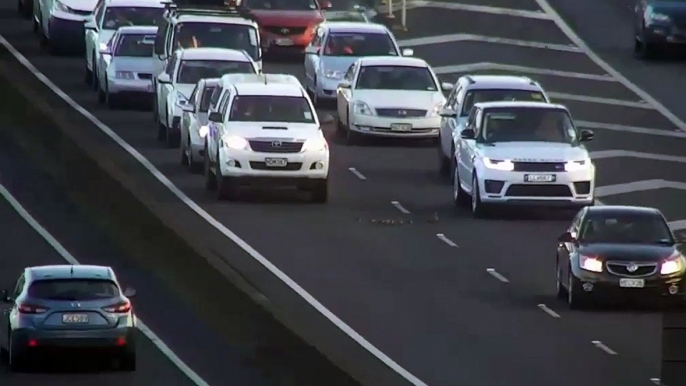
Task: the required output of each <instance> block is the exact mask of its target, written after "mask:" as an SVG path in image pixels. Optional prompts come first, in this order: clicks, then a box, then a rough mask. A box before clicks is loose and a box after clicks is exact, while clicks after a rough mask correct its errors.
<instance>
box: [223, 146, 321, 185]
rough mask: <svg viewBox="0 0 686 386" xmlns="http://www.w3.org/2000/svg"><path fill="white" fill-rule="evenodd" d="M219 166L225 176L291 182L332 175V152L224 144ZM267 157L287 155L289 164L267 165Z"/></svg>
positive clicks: (319, 178)
mask: <svg viewBox="0 0 686 386" xmlns="http://www.w3.org/2000/svg"><path fill="white" fill-rule="evenodd" d="M219 157H220V159H219V167H220V170H221V174H222V176H224V177H235V178H241V179H243V178H245V179H249V178H253V179H256V180H270V181H268V182H271V183H274V184H283V185H291V184H292V183H294V182H297V181H301V180H322V179H326V178H327V177H328V175H329V152H328V150H327V151H318V152H314V151H313V152H304V153H257V152H254V151H252V150H233V149H227V148H222V149H221V150H220V155H219ZM267 158H285V159H286V160H287V166H286V167H267V166H266V164H265V162H266V159H267Z"/></svg>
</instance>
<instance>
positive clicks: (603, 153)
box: [590, 150, 686, 163]
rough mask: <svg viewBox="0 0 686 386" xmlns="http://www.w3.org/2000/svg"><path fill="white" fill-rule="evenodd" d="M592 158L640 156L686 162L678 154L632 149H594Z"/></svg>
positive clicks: (685, 159)
mask: <svg viewBox="0 0 686 386" xmlns="http://www.w3.org/2000/svg"><path fill="white" fill-rule="evenodd" d="M590 155H591V158H592V159H594V160H597V159H605V158H620V157H628V158H640V159H647V160H652V161H664V162H679V163H686V157H680V156H676V155H666V154H653V153H643V152H639V151H630V150H599V151H592V152H591V154H590Z"/></svg>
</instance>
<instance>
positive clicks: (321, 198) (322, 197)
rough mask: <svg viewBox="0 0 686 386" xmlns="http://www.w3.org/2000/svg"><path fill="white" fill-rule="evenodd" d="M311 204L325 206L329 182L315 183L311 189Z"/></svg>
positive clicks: (325, 180)
mask: <svg viewBox="0 0 686 386" xmlns="http://www.w3.org/2000/svg"><path fill="white" fill-rule="evenodd" d="M311 194H312V202H314V203H317V204H325V203H326V202H327V201H328V200H329V180H328V179H324V180H321V181H316V182H315V183H314V186H313V187H312V192H311Z"/></svg>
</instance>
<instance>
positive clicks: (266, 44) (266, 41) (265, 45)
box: [260, 31, 312, 52]
mask: <svg viewBox="0 0 686 386" xmlns="http://www.w3.org/2000/svg"><path fill="white" fill-rule="evenodd" d="M260 39H261V40H262V49H263V50H264V51H265V52H277V51H285V52H305V47H307V46H308V45H309V44H310V42H311V41H312V36H311V35H309V34H307V33H303V34H300V35H288V36H281V35H277V34H272V33H269V32H266V31H262V32H260Z"/></svg>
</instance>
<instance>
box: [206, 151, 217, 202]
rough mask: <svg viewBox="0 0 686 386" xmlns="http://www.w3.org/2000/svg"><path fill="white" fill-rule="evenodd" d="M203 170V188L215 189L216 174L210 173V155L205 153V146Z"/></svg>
mask: <svg viewBox="0 0 686 386" xmlns="http://www.w3.org/2000/svg"><path fill="white" fill-rule="evenodd" d="M203 165H204V168H203V172H204V174H205V190H208V191H212V190H215V189H217V176H216V175H215V174H214V173H212V170H211V168H210V157H209V156H208V153H207V146H205V160H204V161H203Z"/></svg>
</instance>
